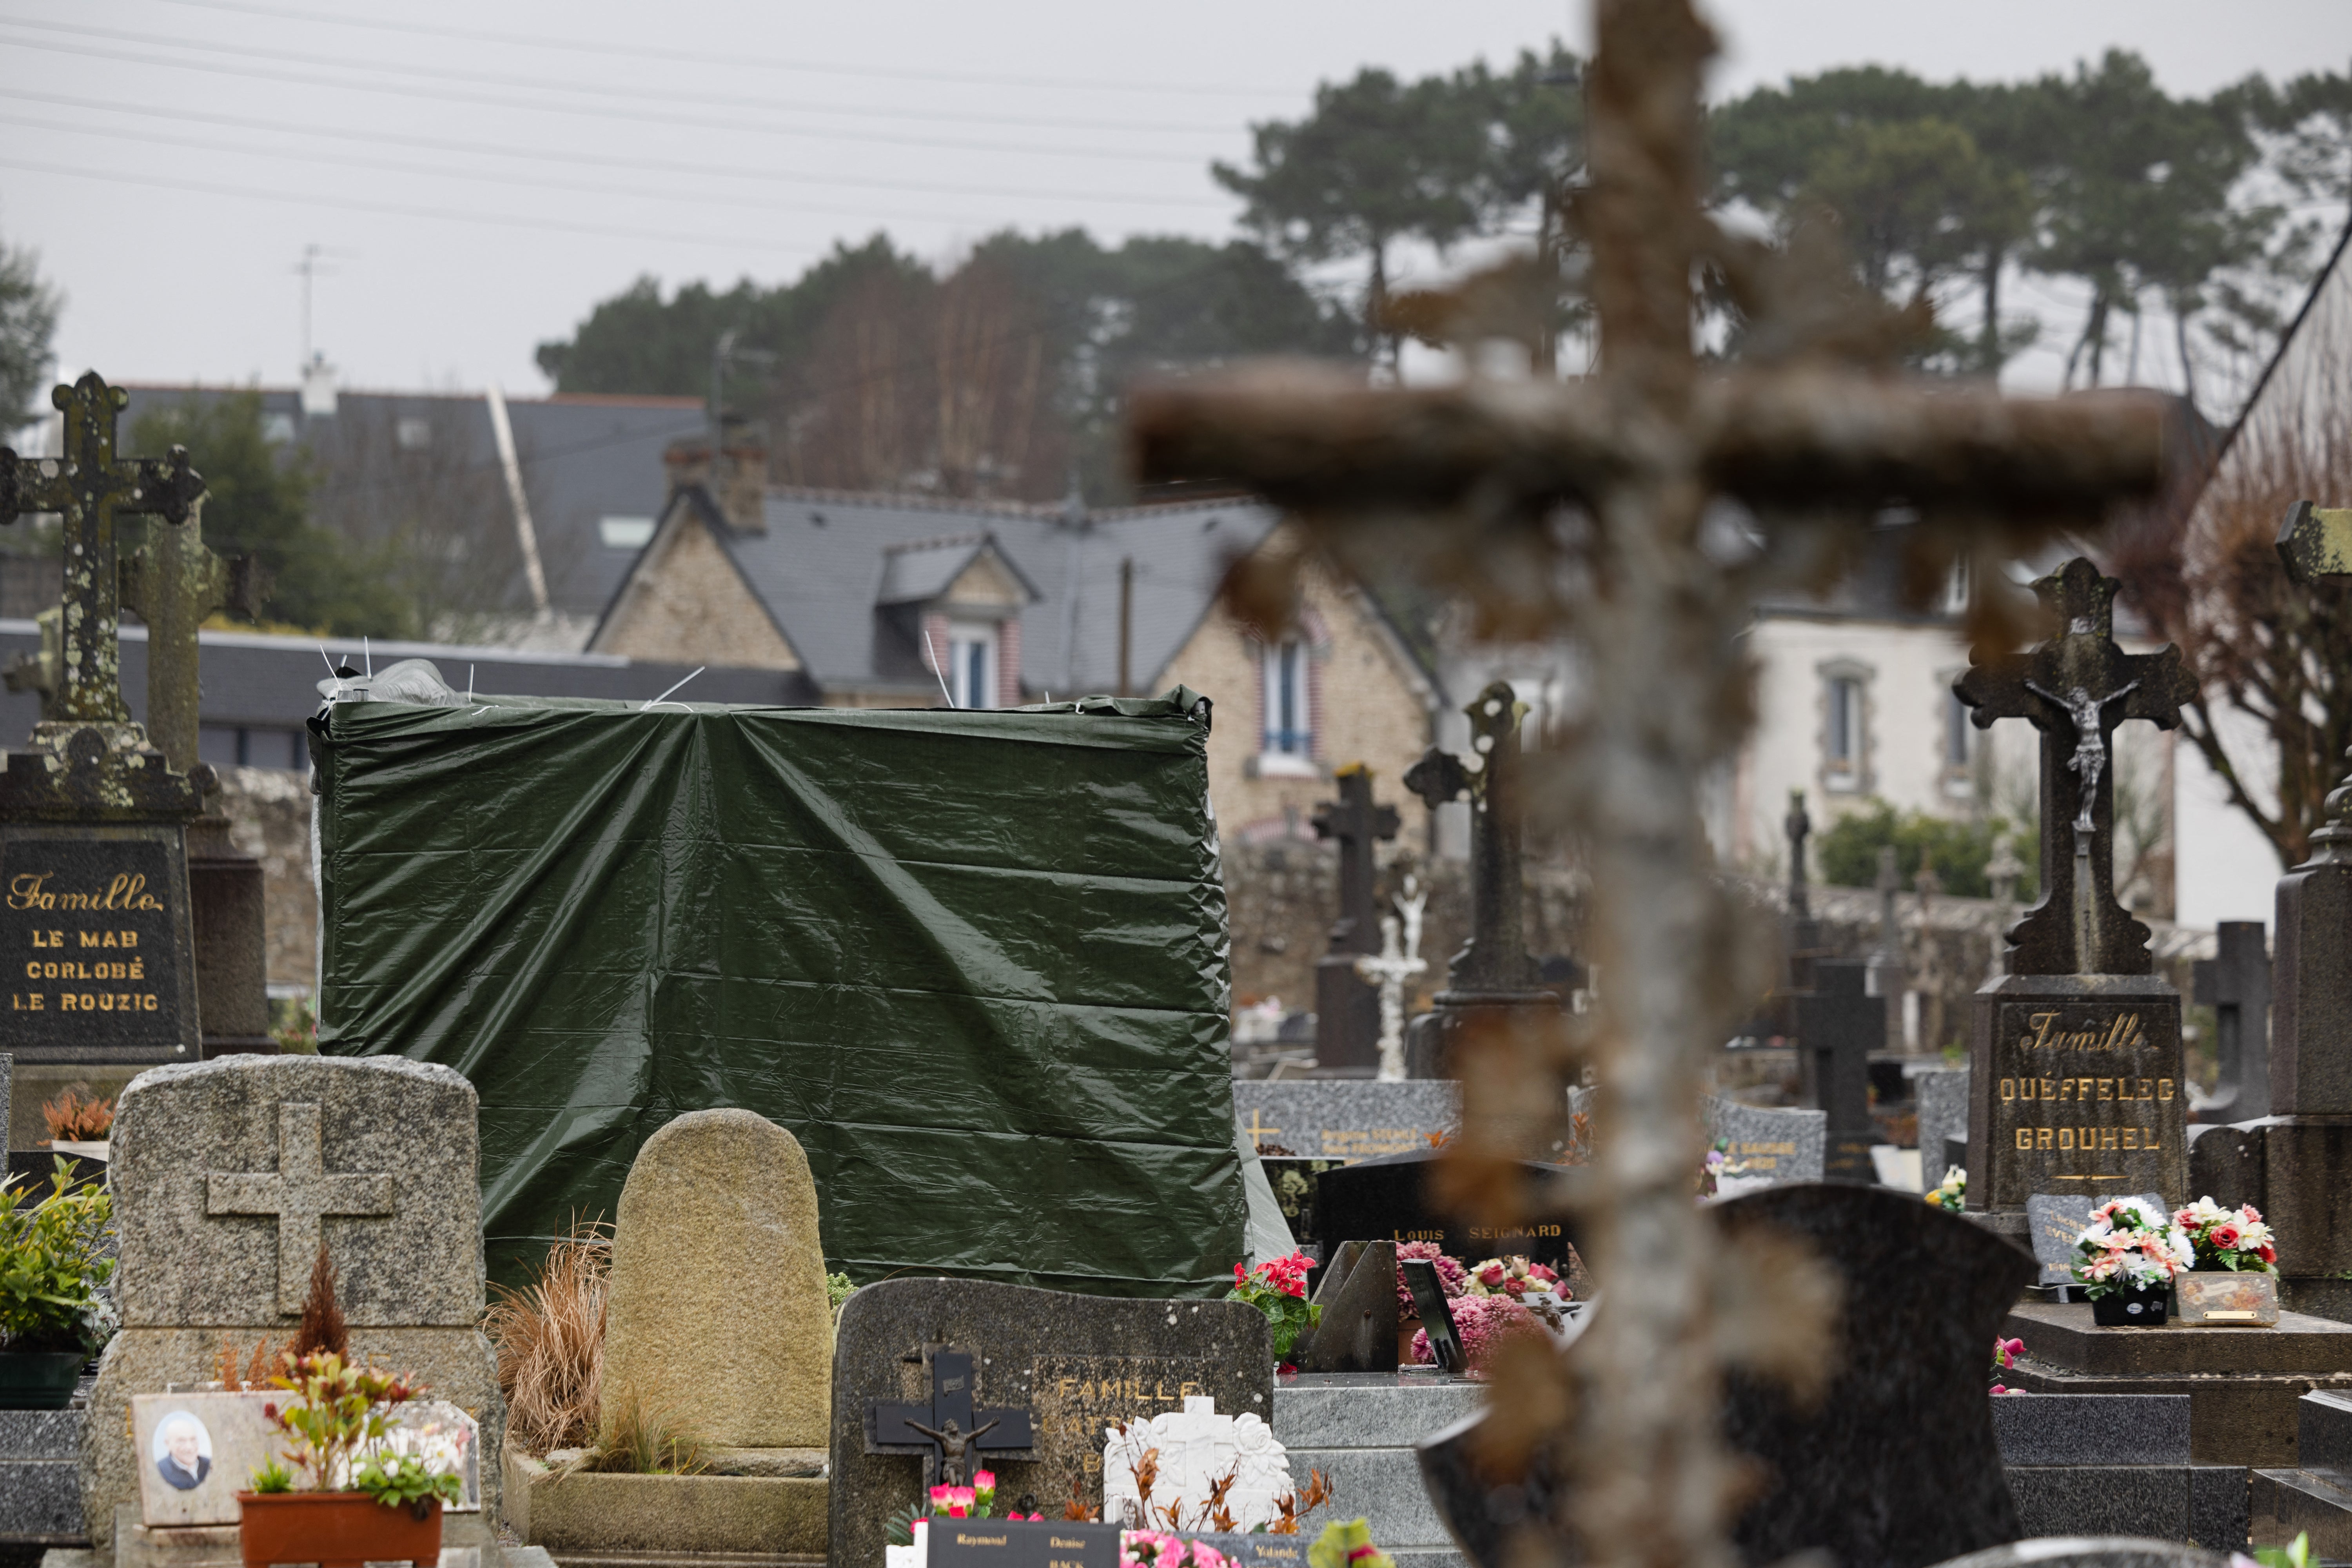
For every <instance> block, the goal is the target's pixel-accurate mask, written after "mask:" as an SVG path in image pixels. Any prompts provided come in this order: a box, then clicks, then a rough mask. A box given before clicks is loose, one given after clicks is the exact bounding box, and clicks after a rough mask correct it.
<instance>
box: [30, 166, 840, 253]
mask: <svg viewBox="0 0 2352 1568" xmlns="http://www.w3.org/2000/svg"><path fill="white" fill-rule="evenodd" d="M0 168H5V169H22V170H25V171H26V172H27V173H29V174H62V175H65V176H67V177H68V178H71V179H77V180H98V181H100V182H103V183H106V184H123V185H145V186H148V187H150V188H152V189H155V190H164V191H185V192H193V193H195V194H197V195H209V196H236V197H240V198H243V199H245V200H248V201H257V202H277V203H278V204H280V205H286V206H297V207H342V208H345V209H347V210H349V211H352V212H363V213H380V214H383V215H386V216H392V217H421V218H430V219H433V220H434V221H436V222H442V223H491V224H499V225H501V226H505V227H508V228H527V229H534V230H541V231H545V230H550V229H552V230H557V231H560V232H562V233H566V234H593V235H596V236H598V237H604V238H613V239H650V240H671V241H677V242H681V243H684V244H688V245H709V246H719V247H725V248H727V249H730V250H756V251H762V252H766V253H769V254H772V255H779V256H814V255H815V254H817V252H816V251H814V249H812V248H811V247H808V246H805V245H778V244H776V243H774V242H772V241H770V240H764V239H747V238H744V237H740V236H733V235H715V234H690V233H687V232H685V231H683V230H678V229H659V230H655V229H642V228H622V227H619V226H614V225H611V224H597V223H581V222H578V221H576V220H574V219H571V218H543V217H520V216H515V215H513V214H509V213H478V212H452V211H450V210H448V209H447V208H445V207H420V206H409V205H404V204H401V203H396V202H368V201H360V200H358V199H356V198H354V197H351V196H332V195H294V194H291V193H289V192H286V191H259V190H255V189H254V188H253V187H251V186H249V185H224V184H214V183H212V182H209V181H204V180H169V179H164V178H163V177H162V176H160V175H153V174H115V173H113V172H111V171H110V170H106V169H76V168H69V167H68V166H67V165H65V164H62V163H36V162H34V161H33V160H31V159H29V158H12V157H8V156H5V154H0Z"/></svg>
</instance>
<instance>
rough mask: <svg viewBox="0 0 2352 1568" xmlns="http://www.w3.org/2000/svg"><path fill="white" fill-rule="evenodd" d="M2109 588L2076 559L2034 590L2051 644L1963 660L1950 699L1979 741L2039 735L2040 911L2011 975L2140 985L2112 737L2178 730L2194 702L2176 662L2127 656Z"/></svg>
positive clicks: (2012, 948)
mask: <svg viewBox="0 0 2352 1568" xmlns="http://www.w3.org/2000/svg"><path fill="white" fill-rule="evenodd" d="M2033 591H2034V594H2035V595H2037V596H2038V597H2039V598H2040V599H2041V601H2042V607H2043V609H2044V610H2045V611H2046V612H2047V613H2048V614H2049V616H2051V617H2052V619H2053V622H2054V625H2055V627H2056V631H2055V635H2053V636H2052V637H2049V638H2048V639H2047V640H2045V641H2043V642H2042V643H2040V644H2039V645H2037V646H2035V647H2032V648H2030V649H2027V650H2026V651H2024V652H2022V653H2015V654H2005V655H2000V656H1999V657H1993V658H1986V657H1984V656H1982V655H1980V654H1979V653H1977V652H1973V651H1972V652H1971V653H1970V654H1969V660H1970V665H1969V668H1968V669H1966V670H1964V671H1962V672H1961V673H1960V674H1959V675H1958V677H1957V678H1956V679H1954V680H1953V682H1952V690H1953V691H1954V692H1955V693H1956V694H1957V695H1958V698H1959V700H1961V701H1962V702H1964V703H1966V704H1967V705H1968V707H1969V710H1970V717H1971V718H1972V719H1973V721H1975V723H1976V725H1977V727H1978V728H1979V729H1987V728H1990V726H1991V724H1992V722H1993V721H1994V720H1996V719H2023V720H2025V721H2027V722H2028V723H2030V724H2032V726H2033V727H2034V728H2035V729H2036V730H2038V731H2041V732H2042V733H2041V744H2042V901H2041V902H2040V903H2038V904H2036V905H2034V906H2033V908H2032V910H2028V911H2027V913H2026V916H2025V918H2024V919H2023V920H2022V921H2019V922H2018V924H2017V926H2016V927H2015V928H2014V929H2013V931H2011V939H2010V944H2009V953H2008V968H2009V971H2010V973H2013V974H2147V973H2151V971H2152V968H2153V964H2154V960H2153V959H2152V958H2151V956H2150V955H2149V953H2148V951H2147V939H2148V929H2147V926H2146V925H2144V924H2142V923H2141V922H2140V921H2137V920H2134V919H2133V918H2132V917H2131V916H2130V915H2129V914H2127V913H2126V912H2125V910H2124V909H2123V908H2122V906H2121V905H2119V904H2117V903H2116V891H2115V826H2116V801H2115V768H2114V766H2113V762H2112V759H2113V755H2114V742H2113V736H2114V734H2115V730H2116V725H2117V724H2119V723H2121V722H2122V721H2125V720H2126V719H2145V720H2147V721H2149V722H2151V723H2153V724H2155V725H2156V726H2157V727H2158V729H2162V730H2169V729H2173V728H2174V727H2176V726H2177V725H2179V722H2180V705H2181V704H2182V703H2184V702H2187V701H2189V700H2192V699H2193V698H2194V697H2195V696H2196V694H2197V682H2196V679H2195V678H2194V677H2193V676H2191V675H2190V674H2189V672H2188V670H2186V669H2184V668H2182V667H2181V662H2180V650H2179V648H2178V647H2164V648H2161V649H2159V650H2158V651H2157V652H2155V653H2149V654H2133V653H2126V652H2125V651H2124V650H2123V649H2122V648H2120V647H2117V646H2116V640H2115V636H2114V624H2115V622H2114V616H2115V596H2116V580H2115V579H2114V578H2112V577H2103V576H2101V575H2100V574H2099V569H2098V568H2097V567H2096V566H2094V565H2093V564H2092V563H2090V562H2088V561H2086V560H2084V559H2083V558H2082V557H2080V556H2077V557H2075V558H2074V560H2072V561H2069V562H2067V563H2066V564H2065V565H2063V566H2062V567H2060V568H2059V569H2058V570H2057V571H2056V572H2053V573H2052V574H2050V575H2049V576H2047V577H2044V578H2042V580H2041V581H2040V582H2037V583H2036V584H2034V585H2033Z"/></svg>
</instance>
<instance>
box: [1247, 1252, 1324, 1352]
mask: <svg viewBox="0 0 2352 1568" xmlns="http://www.w3.org/2000/svg"><path fill="white" fill-rule="evenodd" d="M1314 1267H1315V1260H1314V1259H1313V1258H1309V1257H1307V1255H1306V1254H1305V1253H1303V1252H1294V1253H1292V1254H1291V1255H1290V1256H1289V1257H1287V1258H1268V1259H1267V1260H1266V1261H1265V1262H1264V1263H1261V1264H1259V1265H1258V1266H1257V1267H1256V1268H1246V1267H1244V1265H1242V1264H1239V1263H1236V1264H1234V1288H1233V1289H1231V1290H1229V1291H1227V1292H1226V1293H1225V1300H1228V1301H1247V1302H1248V1303H1249V1304H1250V1305H1251V1306H1253V1307H1255V1308H1256V1309H1257V1310H1259V1311H1261V1312H1264V1313H1265V1321H1266V1323H1267V1326H1268V1327H1270V1328H1271V1329H1272V1330H1273V1331H1274V1359H1275V1360H1276V1361H1277V1362H1279V1361H1281V1360H1282V1359H1283V1358H1284V1357H1286V1356H1287V1355H1288V1354H1289V1353H1290V1348H1291V1346H1293V1345H1295V1344H1297V1342H1298V1336H1299V1335H1301V1334H1303V1333H1305V1332H1306V1331H1307V1330H1309V1329H1311V1328H1313V1327H1314V1326H1315V1325H1316V1323H1317V1322H1318V1321H1319V1320H1320V1319H1321V1318H1322V1316H1323V1309H1322V1308H1320V1307H1318V1306H1316V1305H1315V1304H1314V1303H1313V1302H1311V1301H1309V1300H1307V1270H1308V1269H1310V1268H1314Z"/></svg>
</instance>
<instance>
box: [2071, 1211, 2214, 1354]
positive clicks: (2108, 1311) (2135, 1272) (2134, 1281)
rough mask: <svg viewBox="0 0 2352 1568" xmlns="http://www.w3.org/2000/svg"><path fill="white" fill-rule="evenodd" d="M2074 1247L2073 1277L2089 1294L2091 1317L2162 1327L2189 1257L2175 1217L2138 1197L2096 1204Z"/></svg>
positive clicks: (2114, 1324) (2116, 1324)
mask: <svg viewBox="0 0 2352 1568" xmlns="http://www.w3.org/2000/svg"><path fill="white" fill-rule="evenodd" d="M2074 1251H2075V1254H2076V1259H2075V1263H2074V1279H2075V1282H2076V1283H2077V1284H2080V1285H2082V1286H2083V1287H2084V1294H2085V1295H2087V1296H2089V1297H2090V1298H2091V1317H2092V1320H2093V1321H2095V1322H2096V1323H2097V1324H2098V1325H2099V1326H2100V1327H2102V1328H2109V1329H2122V1328H2158V1327H2161V1326H2162V1325H2163V1323H2164V1321H2165V1316H2166V1308H2167V1306H2168V1304H2169V1303H2170V1301H2171V1300H2172V1280H2173V1277H2174V1276H2175V1275H2177V1274H2179V1273H2180V1272H2181V1271H2182V1270H2183V1269H2185V1268H2188V1267H2189V1258H2190V1253H2189V1237H2188V1236H2187V1235H2186V1234H2185V1233H2184V1232H2183V1231H2182V1230H2181V1229H2180V1228H2179V1226H2175V1225H2174V1224H2173V1223H2172V1216H2171V1215H2168V1214H2166V1213H2165V1212H2164V1211H2163V1210H2161V1209H2159V1208H2158V1207H2156V1206H2155V1205H2152V1204H2148V1203H2145V1202H2142V1201H2141V1200H2140V1199H2138V1198H2117V1199H2116V1201H2115V1202H2113V1203H2110V1204H2102V1205H2100V1206H2099V1207H2097V1208H2095V1209H2093V1210H2092V1211H2091V1223H2090V1224H2089V1225H2087V1226H2084V1227H2083V1233H2082V1235H2080V1236H2078V1237H2075V1238H2074Z"/></svg>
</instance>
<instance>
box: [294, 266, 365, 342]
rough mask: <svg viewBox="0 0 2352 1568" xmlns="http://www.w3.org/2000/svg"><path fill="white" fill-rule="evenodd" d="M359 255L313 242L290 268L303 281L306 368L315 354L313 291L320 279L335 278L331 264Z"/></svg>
mask: <svg viewBox="0 0 2352 1568" xmlns="http://www.w3.org/2000/svg"><path fill="white" fill-rule="evenodd" d="M358 255H359V252H358V251H356V250H344V249H341V248H339V247H333V246H326V245H320V244H319V243H317V242H316V241H313V242H311V243H310V244H309V245H306V246H304V247H302V259H301V260H299V261H298V262H296V263H295V264H294V265H293V267H292V268H289V270H290V271H292V272H294V273H295V274H296V275H298V276H299V277H300V279H302V363H303V365H304V367H305V368H308V366H309V365H310V360H311V356H312V353H313V352H314V351H313V348H312V345H311V341H310V295H311V289H312V288H313V286H314V285H315V284H316V282H317V280H318V279H320V278H332V277H333V276H335V268H333V267H332V266H331V265H329V263H330V262H332V261H348V260H351V259H352V258H355V257H357V256H358Z"/></svg>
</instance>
